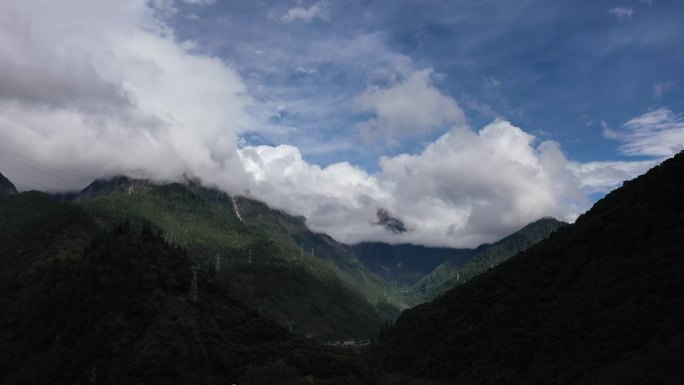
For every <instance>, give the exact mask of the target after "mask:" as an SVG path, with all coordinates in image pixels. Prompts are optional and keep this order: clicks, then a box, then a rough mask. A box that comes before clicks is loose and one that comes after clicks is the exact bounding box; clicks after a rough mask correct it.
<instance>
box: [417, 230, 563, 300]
mask: <svg viewBox="0 0 684 385" xmlns="http://www.w3.org/2000/svg"><path fill="white" fill-rule="evenodd" d="M565 225H567V223H565V222H561V221H559V220H557V219H555V218H551V217H546V218H542V219H540V220H538V221H535V222H532V223H530V224H529V225H527V226H525V227H523V228H522V229H520V230H518V231H516V232H515V233H513V234H511V235H509V236H507V237H506V238H504V239H502V240H500V241H498V242H496V243H493V244H491V245H481V246H479V247H478V248H477V249H476V250H474V251H473V253H474V256H473V257H472V258H470V260H469V261H467V262H466V263H465V264H463V263H459V261H454V260H447V261H445V262H443V263H441V264H440V265H439V266H437V267H436V268H435V269H434V270H433V271H432V272H430V274H428V275H426V276H425V277H423V278H422V279H421V280H420V281H419V282H418V283H416V284H415V285H414V290H415V291H417V292H421V291H422V292H425V293H427V295H428V299H432V298H434V297H436V296H437V295H439V294H441V293H444V292H445V291H447V290H449V289H451V288H452V287H454V286H456V285H460V284H463V283H465V282H467V281H469V280H470V279H472V278H473V277H474V276H476V275H479V274H482V273H484V272H485V271H487V270H489V269H491V268H492V267H494V266H497V265H498V264H500V263H502V262H504V261H506V260H507V259H508V258H510V257H512V256H514V255H516V254H518V253H519V252H521V251H524V250H526V249H527V248H529V247H531V246H532V245H534V244H535V243H537V242H539V241H541V240H543V239H545V238H547V237H548V236H549V235H550V234H551V233H553V232H554V231H556V230H557V229H558V228H560V227H561V226H565Z"/></svg>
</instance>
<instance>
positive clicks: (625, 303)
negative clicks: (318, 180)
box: [377, 153, 684, 385]
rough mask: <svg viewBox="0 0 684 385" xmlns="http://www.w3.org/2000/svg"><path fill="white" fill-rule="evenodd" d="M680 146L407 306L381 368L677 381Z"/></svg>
mask: <svg viewBox="0 0 684 385" xmlns="http://www.w3.org/2000/svg"><path fill="white" fill-rule="evenodd" d="M682 192H684V153H680V154H679V155H677V156H675V157H674V158H673V159H669V160H667V161H665V162H664V163H663V164H662V165H660V166H657V167H655V168H653V169H652V170H650V171H649V172H648V173H647V174H645V175H643V176H641V177H639V178H637V179H635V180H633V181H630V182H626V183H625V185H624V186H623V187H621V188H619V189H617V190H615V191H613V192H612V193H610V194H608V195H607V196H606V197H605V198H604V199H602V200H601V201H599V202H598V203H596V205H595V206H594V207H593V208H592V209H591V210H590V211H589V212H587V213H586V214H584V215H582V216H580V217H579V218H578V219H577V221H576V223H575V224H573V225H569V226H565V227H562V228H560V229H559V230H558V231H557V232H555V233H553V234H552V235H551V236H550V237H549V238H548V239H546V240H544V241H542V242H540V243H539V244H537V245H536V246H533V247H532V248H530V249H529V250H527V251H525V252H523V253H521V254H519V255H517V256H515V257H513V258H511V259H510V260H508V261H507V262H504V263H503V264H501V265H500V266H498V267H496V268H494V269H492V270H490V271H489V272H487V273H485V274H483V275H480V276H477V277H475V278H473V279H472V280H471V281H470V282H468V283H467V284H465V285H462V286H459V287H456V288H455V289H453V290H451V291H449V292H447V293H446V294H445V295H443V296H441V297H439V298H437V299H436V300H435V301H433V302H431V303H429V304H425V305H421V306H418V307H416V308H414V309H411V310H408V311H406V312H404V313H403V314H402V316H401V317H400V318H399V319H398V320H397V322H396V325H395V326H394V327H393V328H390V329H389V330H388V331H386V333H385V336H384V338H383V340H382V341H380V343H379V348H378V349H377V352H378V355H379V356H380V360H381V361H382V363H383V365H384V367H385V368H387V369H389V370H391V371H395V372H404V373H411V374H413V375H416V376H421V377H427V378H433V379H442V380H445V381H447V382H449V383H454V384H480V385H484V384H681V383H684V382H683V381H684V365H683V362H684V194H683V193H682Z"/></svg>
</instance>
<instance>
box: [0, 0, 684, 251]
mask: <svg viewBox="0 0 684 385" xmlns="http://www.w3.org/2000/svg"><path fill="white" fill-rule="evenodd" d="M683 16H684V4H682V3H681V2H675V1H666V0H651V1H644V0H623V1H572V2H563V1H542V0H521V1H493V0H482V1H448V2H447V1H440V2H437V1H353V0H349V1H341V0H291V1H229V0H68V1H63V2H49V1H48V2H46V1H44V0H22V1H15V2H0V68H2V69H3V71H0V172H2V173H3V174H4V175H6V176H7V177H8V178H9V179H10V180H12V181H13V182H14V183H15V184H16V185H17V187H18V188H19V189H20V190H29V189H39V190H44V191H51V192H64V191H77V190H80V189H82V188H83V187H84V186H86V185H87V184H88V183H90V182H91V181H92V180H93V179H96V178H108V177H111V176H114V175H119V174H124V175H128V176H131V177H135V178H147V179H151V180H153V181H156V182H160V183H162V182H169V181H184V180H186V179H187V178H188V177H190V178H198V179H200V180H202V182H203V183H204V184H206V185H207V186H210V187H215V188H218V189H221V190H224V191H226V192H228V193H230V194H233V195H247V196H250V197H253V198H256V199H259V200H263V201H265V202H266V203H268V204H269V205H271V206H272V207H275V208H278V209H283V210H286V211H287V212H290V213H292V214H294V215H304V216H306V217H307V224H308V225H309V226H310V227H311V228H312V229H314V230H316V231H321V232H326V233H329V234H331V235H332V236H334V237H335V238H337V239H338V240H341V241H343V242H348V243H354V242H359V241H385V242H391V243H402V242H410V243H415V244H425V245H434V246H455V247H463V246H468V247H473V246H477V245H478V244H480V243H483V242H493V241H496V240H498V239H500V238H502V237H503V236H506V235H508V234H510V233H512V232H514V231H516V230H518V229H520V228H521V227H523V226H524V225H526V224H528V223H530V222H532V221H534V220H537V219H539V218H540V217H543V216H553V217H556V218H559V219H563V220H567V221H573V220H574V219H575V218H577V216H578V215H579V214H581V213H582V212H584V211H586V210H587V209H589V208H590V207H591V205H592V204H593V203H594V202H595V201H596V200H597V199H600V198H601V197H602V196H603V195H604V194H605V193H607V192H608V191H611V190H612V189H614V188H616V187H619V186H620V185H621V184H622V182H623V181H624V180H628V179H632V178H634V177H636V176H638V175H640V174H642V173H644V172H645V171H647V170H648V169H649V168H650V167H652V166H654V165H656V164H657V163H659V162H661V161H662V160H663V159H665V158H667V157H670V156H672V155H673V154H675V153H677V152H679V151H681V150H682V149H684V115H683V114H684V98H683V96H684V94H683V92H684V91H683V89H684V76H683V75H684V74H683V72H684V71H683V70H682V63H684V39H683V37H684V27H682V23H681V20H684V17H683ZM390 217H391V218H395V219H396V220H398V221H402V222H403V223H404V226H400V228H403V229H405V230H406V231H401V232H397V231H393V230H392V229H388V228H387V227H386V226H384V225H383V224H384V223H388V222H393V223H396V221H391V220H389V219H388V218H390ZM395 230H396V229H395Z"/></svg>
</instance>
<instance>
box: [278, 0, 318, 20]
mask: <svg viewBox="0 0 684 385" xmlns="http://www.w3.org/2000/svg"><path fill="white" fill-rule="evenodd" d="M329 7H330V4H329V3H328V2H327V1H318V2H316V3H314V4H312V5H311V6H310V7H308V8H306V7H294V8H290V9H288V10H287V12H285V14H284V15H283V16H281V17H280V19H281V20H283V21H285V22H288V23H289V22H293V21H296V20H303V21H305V22H307V23H309V22H311V21H312V20H313V19H316V18H318V19H321V20H329V19H330V15H329Z"/></svg>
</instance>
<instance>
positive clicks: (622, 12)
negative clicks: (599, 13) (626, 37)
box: [607, 7, 634, 19]
mask: <svg viewBox="0 0 684 385" xmlns="http://www.w3.org/2000/svg"><path fill="white" fill-rule="evenodd" d="M607 12H608V13H610V14H611V15H613V16H615V17H617V18H618V19H626V18H630V17H632V15H633V14H634V10H633V9H630V8H623V7H615V8H611V9H609V10H607Z"/></svg>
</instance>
